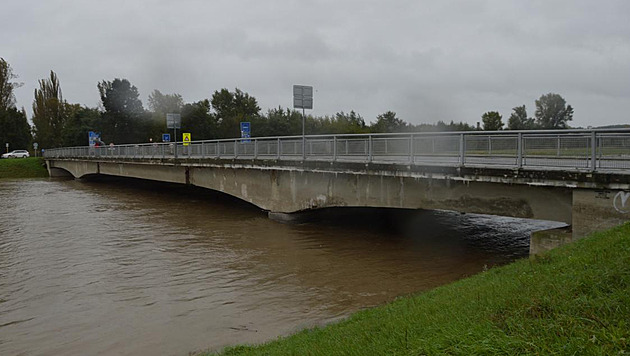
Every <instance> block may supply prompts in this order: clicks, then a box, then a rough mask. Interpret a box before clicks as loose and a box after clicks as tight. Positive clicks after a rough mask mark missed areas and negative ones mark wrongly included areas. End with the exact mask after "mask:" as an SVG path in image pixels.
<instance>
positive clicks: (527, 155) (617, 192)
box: [44, 129, 630, 238]
mask: <svg viewBox="0 0 630 356" xmlns="http://www.w3.org/2000/svg"><path fill="white" fill-rule="evenodd" d="M44 157H45V159H46V162H47V167H48V170H49V173H50V175H51V176H59V175H72V176H74V177H76V178H81V177H85V176H88V175H99V174H100V175H111V176H120V177H133V178H140V179H149V180H156V181H164V182H172V183H181V184H188V185H194V186H199V187H204V188H208V189H213V190H217V191H220V192H224V193H226V194H229V195H232V196H235V197H237V198H240V199H242V200H245V201H248V202H250V203H252V204H254V205H256V206H258V207H260V208H261V209H264V210H266V211H268V212H269V215H270V217H272V218H276V219H291V218H292V217H293V216H294V214H293V213H296V212H301V211H307V210H312V209H321V208H327V207H346V206H347V207H390V208H405V209H444V210H454V211H459V212H462V213H480V214H493V215H502V216H512V217H521V218H532V219H543V220H554V221H560V222H565V223H567V224H569V225H571V226H572V232H573V238H579V237H582V236H584V235H586V234H588V233H590V232H593V231H597V230H601V229H605V228H608V227H612V226H615V225H618V224H620V223H623V222H624V221H626V220H628V217H629V215H628V214H629V213H630V202H628V197H630V130H628V129H617V130H549V131H543V130H539V131H495V132H488V131H473V132H439V133H401V134H359V135H312V136H283V137H254V138H248V139H222V140H207V141H193V142H190V143H188V144H187V145H184V143H182V142H177V143H149V144H135V145H110V146H106V147H69V148H58V149H49V150H46V152H45V154H44Z"/></svg>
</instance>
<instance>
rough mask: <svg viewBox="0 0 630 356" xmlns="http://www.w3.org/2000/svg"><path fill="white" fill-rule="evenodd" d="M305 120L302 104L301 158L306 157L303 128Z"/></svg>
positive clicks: (304, 131)
mask: <svg viewBox="0 0 630 356" xmlns="http://www.w3.org/2000/svg"><path fill="white" fill-rule="evenodd" d="M305 122H306V111H305V110H304V106H302V159H306V130H305V128H304V127H305V126H304V125H305Z"/></svg>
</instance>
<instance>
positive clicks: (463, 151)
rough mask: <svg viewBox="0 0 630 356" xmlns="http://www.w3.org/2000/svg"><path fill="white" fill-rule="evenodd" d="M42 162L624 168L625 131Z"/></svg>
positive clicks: (71, 153) (408, 138) (245, 143)
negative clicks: (253, 161)
mask: <svg viewBox="0 0 630 356" xmlns="http://www.w3.org/2000/svg"><path fill="white" fill-rule="evenodd" d="M44 157H46V158H99V159H118V158H132V159H167V158H187V159H193V158H195V159H205V158H215V159H222V158H225V159H234V158H243V159H248V158H249V159H272V160H324V161H333V162H334V161H345V162H367V163H369V162H376V163H394V164H405V165H444V166H458V167H479V166H481V167H502V168H524V167H525V168H527V167H529V168H544V169H576V170H583V171H608V170H610V171H619V170H630V129H615V130H536V131H491V132H489V131H467V132H436V133H426V132H421V133H397V134H348V135H310V136H280V137H252V138H248V139H241V138H237V139H221V140H205V141H193V142H190V143H189V144H188V145H184V144H183V143H182V142H177V143H144V144H133V145H110V146H102V147H65V148H55V149H48V150H46V151H45V152H44Z"/></svg>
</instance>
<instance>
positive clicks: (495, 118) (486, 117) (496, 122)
mask: <svg viewBox="0 0 630 356" xmlns="http://www.w3.org/2000/svg"><path fill="white" fill-rule="evenodd" d="M501 119H503V116H501V114H499V112H498V111H488V112H487V113H484V114H483V115H481V121H482V122H483V129H484V130H485V131H498V130H501V129H502V128H503V121H501Z"/></svg>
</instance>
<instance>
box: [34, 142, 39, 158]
mask: <svg viewBox="0 0 630 356" xmlns="http://www.w3.org/2000/svg"><path fill="white" fill-rule="evenodd" d="M37 146H39V143H37V142H33V151H35V157H37Z"/></svg>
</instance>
